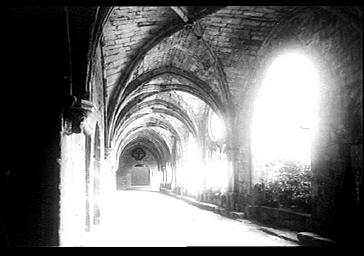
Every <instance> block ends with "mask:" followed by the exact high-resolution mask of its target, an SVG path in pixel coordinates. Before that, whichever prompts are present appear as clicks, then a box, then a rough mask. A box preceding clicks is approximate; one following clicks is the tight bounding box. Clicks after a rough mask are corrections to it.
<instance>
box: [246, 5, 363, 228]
mask: <svg viewBox="0 0 364 256" xmlns="http://www.w3.org/2000/svg"><path fill="white" fill-rule="evenodd" d="M361 43H362V42H361V36H360V35H358V34H357V33H356V32H355V31H353V29H352V28H350V27H348V26H347V23H345V22H344V21H343V20H340V19H338V17H337V16H332V15H331V14H329V13H327V12H325V11H322V10H319V8H316V13H315V12H312V11H309V12H305V13H303V14H302V15H300V16H298V17H296V18H294V19H292V20H290V21H289V22H288V23H287V24H286V25H285V26H284V29H282V30H281V31H278V32H277V33H276V34H274V35H273V37H272V38H271V40H270V41H269V43H268V44H267V45H265V47H264V48H262V49H261V50H260V51H259V53H258V56H259V60H260V61H259V64H260V65H258V66H257V67H258V68H257V69H256V71H257V73H256V76H255V77H254V78H253V80H251V81H250V83H252V84H253V85H254V84H255V86H252V89H251V90H250V92H248V93H246V94H245V95H244V97H245V99H247V100H246V101H245V103H244V104H242V105H241V107H240V109H242V111H241V113H240V116H239V118H240V122H239V129H240V130H241V131H243V132H242V133H241V137H240V150H243V151H247V152H248V151H249V146H248V145H249V143H250V142H249V136H248V134H249V125H250V122H251V117H252V108H251V106H252V104H253V100H254V98H255V95H256V93H257V91H258V88H259V83H260V82H261V79H262V78H263V75H262V74H264V72H265V70H266V69H267V68H268V66H269V64H270V63H271V61H272V59H273V58H274V57H276V56H277V55H278V54H279V53H283V51H284V50H286V49H292V50H296V49H298V50H300V51H303V53H305V54H307V55H308V56H309V57H311V58H312V60H313V62H314V64H316V65H317V66H318V67H319V71H320V77H321V83H322V87H321V92H320V94H321V95H320V96H321V98H320V110H319V111H320V114H319V116H320V120H319V122H320V123H319V131H318V133H317V136H316V142H315V143H314V145H313V152H312V155H313V158H312V161H313V162H312V171H313V174H314V179H313V202H314V205H313V218H314V225H315V227H316V229H317V230H319V231H321V232H324V233H331V234H333V233H336V232H337V230H339V229H340V228H342V227H340V223H339V222H340V219H341V220H342V218H343V216H345V215H347V214H350V213H349V212H351V211H352V209H353V208H355V207H356V206H355V205H358V202H354V201H355V200H354V198H355V193H354V192H353V191H352V188H354V187H355V186H354V183H353V182H354V177H353V176H356V177H357V178H356V183H360V184H362V181H361V180H360V179H362V158H361V157H359V154H360V153H361V152H362V57H361V55H362V50H361V49H362V47H361ZM257 85H258V86H257ZM249 104H250V107H249ZM247 120H249V122H247ZM239 158H240V159H244V158H243V155H240V157H239ZM247 159H249V158H247ZM240 161H242V160H240ZM354 168H355V169H354ZM239 170H241V172H243V173H245V176H246V177H245V178H247V176H248V175H247V174H248V173H249V170H250V166H249V163H245V164H241V166H240V167H239ZM360 175H361V178H359V177H360ZM243 176H244V175H243ZM242 178H243V179H244V177H242ZM346 187H347V188H348V189H347V191H346V190H345V188H346ZM357 190H359V189H357ZM356 198H358V195H356ZM356 200H358V199H356ZM344 209H346V210H344ZM343 211H348V212H347V213H346V214H344V213H343ZM340 215H341V216H340Z"/></svg>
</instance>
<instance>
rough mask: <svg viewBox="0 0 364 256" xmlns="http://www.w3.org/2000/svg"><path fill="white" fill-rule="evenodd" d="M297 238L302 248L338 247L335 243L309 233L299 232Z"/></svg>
mask: <svg viewBox="0 0 364 256" xmlns="http://www.w3.org/2000/svg"><path fill="white" fill-rule="evenodd" d="M297 238H298V240H299V242H300V243H301V244H302V245H304V246H338V243H337V242H336V241H334V240H332V239H329V238H326V237H322V236H320V235H318V234H315V233H311V232H300V233H298V234H297Z"/></svg>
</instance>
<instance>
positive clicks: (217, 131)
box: [208, 110, 225, 141]
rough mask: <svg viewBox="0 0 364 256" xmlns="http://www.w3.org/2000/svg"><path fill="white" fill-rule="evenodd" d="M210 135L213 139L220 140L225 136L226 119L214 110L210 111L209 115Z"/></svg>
mask: <svg viewBox="0 0 364 256" xmlns="http://www.w3.org/2000/svg"><path fill="white" fill-rule="evenodd" d="M209 116H210V117H209V125H208V130H209V135H210V138H211V140H212V141H218V140H221V139H223V138H224V137H225V125H224V121H223V120H222V119H221V118H220V117H219V116H218V115H217V114H216V113H215V112H214V111H212V110H211V111H210V115H209Z"/></svg>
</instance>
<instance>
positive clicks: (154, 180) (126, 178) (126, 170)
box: [116, 148, 162, 190]
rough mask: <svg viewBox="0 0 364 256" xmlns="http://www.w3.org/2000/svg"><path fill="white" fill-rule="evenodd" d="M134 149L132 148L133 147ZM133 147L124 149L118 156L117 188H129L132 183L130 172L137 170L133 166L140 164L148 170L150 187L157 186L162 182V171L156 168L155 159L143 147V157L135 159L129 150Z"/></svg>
mask: <svg viewBox="0 0 364 256" xmlns="http://www.w3.org/2000/svg"><path fill="white" fill-rule="evenodd" d="M133 149H134V148H133ZM133 149H131V150H128V151H126V152H125V153H124V154H123V155H122V156H120V159H119V161H120V164H119V167H118V170H117V172H116V188H117V189H119V190H120V189H128V188H131V186H132V185H133V184H132V172H133V171H137V170H136V169H135V168H134V167H135V166H137V165H140V166H141V165H142V166H143V167H148V168H149V172H150V186H151V187H152V188H159V186H160V183H162V177H161V176H162V173H161V172H160V170H159V169H158V163H157V160H156V159H155V158H154V156H153V155H152V154H151V153H150V152H149V150H147V149H145V148H143V150H144V151H145V153H146V154H145V157H144V158H143V159H141V160H136V159H135V158H134V157H133V156H132V155H131V152H132V151H133Z"/></svg>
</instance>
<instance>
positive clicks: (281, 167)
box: [263, 161, 311, 212]
mask: <svg viewBox="0 0 364 256" xmlns="http://www.w3.org/2000/svg"><path fill="white" fill-rule="evenodd" d="M266 166H267V168H268V170H267V172H268V173H270V175H269V176H268V178H267V179H266V181H265V186H264V188H263V190H264V195H265V196H264V198H265V199H264V204H266V205H270V206H278V207H283V208H289V209H295V210H298V211H303V212H309V211H310V207H311V165H310V164H305V163H300V162H294V161H284V162H275V163H270V164H267V165H266Z"/></svg>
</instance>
